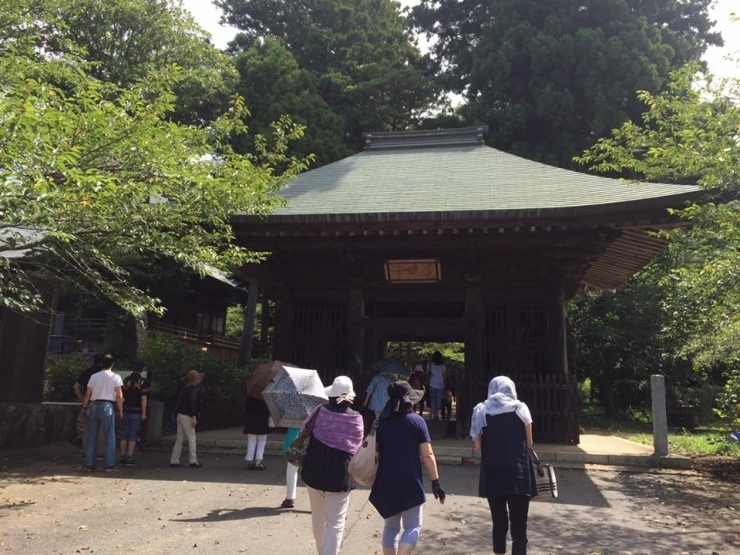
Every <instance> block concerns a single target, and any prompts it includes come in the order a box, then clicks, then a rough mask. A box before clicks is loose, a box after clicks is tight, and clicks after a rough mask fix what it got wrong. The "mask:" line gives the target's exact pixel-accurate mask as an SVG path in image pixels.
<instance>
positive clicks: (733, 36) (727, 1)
mask: <svg viewBox="0 0 740 555" xmlns="http://www.w3.org/2000/svg"><path fill="white" fill-rule="evenodd" d="M400 2H401V5H402V6H413V5H415V4H418V0H400ZM183 5H184V6H185V8H187V9H188V10H190V12H191V13H192V14H193V16H194V17H195V19H196V21H197V22H198V23H199V24H200V26H201V27H203V29H205V30H206V31H208V32H209V33H211V36H212V37H213V42H214V44H215V45H216V46H217V47H219V48H225V47H226V43H228V42H229V40H231V38H232V37H233V36H234V34H235V33H236V30H235V29H234V28H232V27H227V26H222V25H220V24H219V22H218V20H219V18H220V17H221V10H220V9H219V8H216V7H215V6H214V5H213V4H211V1H210V0H183ZM733 6H734V7H733ZM732 12H738V13H740V5H739V4H738V1H737V0H716V2H715V4H714V9H713V12H712V16H713V19H715V20H716V21H717V26H716V28H717V30H719V31H720V32H721V33H722V37H723V38H724V40H725V46H724V47H723V48H710V49H709V50H708V51H707V53H706V54H705V56H704V59H705V60H706V61H707V62H708V63H709V69H710V71H711V72H712V73H714V74H715V75H717V76H720V77H732V76H734V75H735V74H737V72H738V67H737V66H738V64H736V63H734V62H730V61H727V60H725V57H726V56H728V55H731V54H737V53H739V52H740V21H738V22H731V21H730V14H731V13H732Z"/></svg>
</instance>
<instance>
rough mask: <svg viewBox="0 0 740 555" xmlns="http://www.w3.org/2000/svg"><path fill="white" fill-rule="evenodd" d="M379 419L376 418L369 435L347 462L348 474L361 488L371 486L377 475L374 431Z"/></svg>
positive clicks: (376, 448)
mask: <svg viewBox="0 0 740 555" xmlns="http://www.w3.org/2000/svg"><path fill="white" fill-rule="evenodd" d="M379 422H380V418H376V419H375V422H373V426H372V428H371V429H370V433H369V434H367V437H365V440H364V441H363V442H362V445H360V448H359V449H358V450H357V452H356V453H355V454H354V455H352V459H351V460H350V461H349V473H350V475H351V476H352V478H354V480H355V482H357V483H358V484H362V485H363V486H372V485H373V483H374V482H375V476H376V475H377V474H378V463H379V455H378V444H377V443H376V440H375V431H376V430H377V428H378V423H379Z"/></svg>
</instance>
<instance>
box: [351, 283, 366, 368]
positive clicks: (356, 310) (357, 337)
mask: <svg viewBox="0 0 740 555" xmlns="http://www.w3.org/2000/svg"><path fill="white" fill-rule="evenodd" d="M364 317H365V302H364V300H363V296H362V289H360V288H359V287H354V288H352V289H350V291H349V303H348V307H347V371H348V372H349V373H350V375H351V376H359V375H360V374H362V370H363V358H364V351H365V330H364V329H363V327H362V320H363V318H364Z"/></svg>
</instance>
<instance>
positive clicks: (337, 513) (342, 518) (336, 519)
mask: <svg viewBox="0 0 740 555" xmlns="http://www.w3.org/2000/svg"><path fill="white" fill-rule="evenodd" d="M324 391H325V393H326V396H327V397H328V398H329V404H327V405H323V406H321V407H320V408H319V409H317V410H318V413H317V415H316V419H315V422H314V423H313V428H311V441H310V442H309V444H308V451H307V453H306V460H305V462H304V463H303V468H302V469H301V478H302V479H303V481H304V483H305V484H306V486H307V488H306V489H307V490H308V501H309V503H310V504H311V521H312V524H313V537H314V539H315V540H316V551H317V552H318V554H319V555H337V553H339V547H340V545H341V544H342V536H343V535H344V525H345V522H346V520H347V509H348V507H349V494H350V492H351V491H352V490H353V489H355V487H356V486H355V481H354V480H353V479H352V476H350V474H349V461H350V459H352V455H354V454H355V452H356V451H357V450H358V449H359V448H360V445H361V444H362V440H363V437H364V427H363V424H362V416H361V415H360V413H359V412H356V411H354V410H352V409H351V408H350V406H351V405H352V402H353V401H354V399H355V391H354V388H353V385H352V380H350V379H349V378H348V377H347V376H338V377H336V378H335V379H334V383H333V384H332V385H331V386H329V387H327V388H326V389H325V390H324ZM312 416H313V415H312ZM309 419H310V417H309ZM304 425H305V423H304Z"/></svg>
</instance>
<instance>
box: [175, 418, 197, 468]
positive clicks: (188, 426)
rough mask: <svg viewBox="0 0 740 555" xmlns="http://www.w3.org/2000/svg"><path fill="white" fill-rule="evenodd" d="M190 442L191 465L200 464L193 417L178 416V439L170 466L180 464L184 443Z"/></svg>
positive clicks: (189, 455)
mask: <svg viewBox="0 0 740 555" xmlns="http://www.w3.org/2000/svg"><path fill="white" fill-rule="evenodd" d="M185 438H187V440H188V459H189V460H190V464H193V463H197V462H198V455H196V453H195V426H193V417H192V416H188V415H187V414H178V415H177V439H176V440H175V446H174V447H173V448H172V456H171V457H170V464H179V463H180V455H182V442H183V441H184V440H185Z"/></svg>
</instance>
